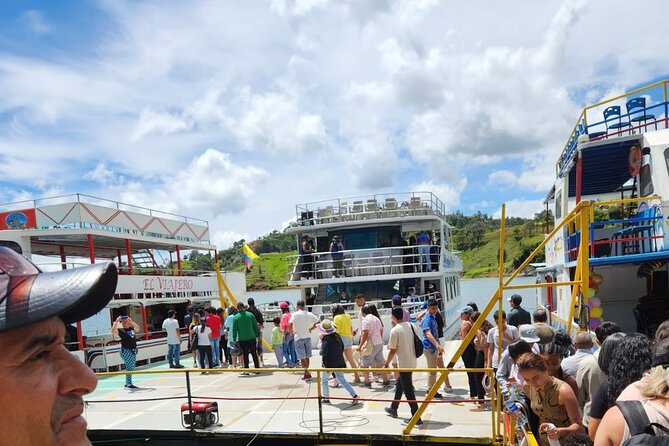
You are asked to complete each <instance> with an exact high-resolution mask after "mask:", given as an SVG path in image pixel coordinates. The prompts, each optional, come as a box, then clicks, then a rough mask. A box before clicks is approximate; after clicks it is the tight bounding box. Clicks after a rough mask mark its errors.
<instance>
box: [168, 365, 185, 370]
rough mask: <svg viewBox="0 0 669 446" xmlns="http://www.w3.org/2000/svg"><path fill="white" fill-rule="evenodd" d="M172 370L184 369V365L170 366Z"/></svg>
mask: <svg viewBox="0 0 669 446" xmlns="http://www.w3.org/2000/svg"><path fill="white" fill-rule="evenodd" d="M170 368H171V369H183V368H184V366H183V365H182V364H174V365H171V366H170Z"/></svg>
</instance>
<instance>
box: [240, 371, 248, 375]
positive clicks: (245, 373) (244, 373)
mask: <svg viewBox="0 0 669 446" xmlns="http://www.w3.org/2000/svg"><path fill="white" fill-rule="evenodd" d="M239 375H240V376H249V372H242V373H240V374H239Z"/></svg>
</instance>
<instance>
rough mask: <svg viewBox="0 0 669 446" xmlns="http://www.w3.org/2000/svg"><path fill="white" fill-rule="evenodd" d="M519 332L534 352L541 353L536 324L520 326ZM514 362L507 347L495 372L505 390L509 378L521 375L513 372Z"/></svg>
mask: <svg viewBox="0 0 669 446" xmlns="http://www.w3.org/2000/svg"><path fill="white" fill-rule="evenodd" d="M518 332H519V334H520V340H521V341H525V342H527V343H528V344H529V346H530V348H531V349H532V351H533V352H534V353H537V354H539V353H540V350H539V345H538V344H537V343H538V342H539V336H537V329H536V328H535V327H534V325H530V324H525V325H521V326H520V327H518ZM513 366H514V362H513V359H512V358H511V355H510V353H509V348H508V347H507V348H505V349H504V351H503V352H502V357H501V358H500V360H499V367H497V372H496V373H495V378H496V379H497V381H498V382H499V387H500V388H501V389H502V391H505V390H506V388H507V387H508V382H509V379H510V378H512V377H514V375H516V376H520V375H518V374H517V373H516V374H514V373H513Z"/></svg>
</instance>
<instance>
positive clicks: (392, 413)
mask: <svg viewBox="0 0 669 446" xmlns="http://www.w3.org/2000/svg"><path fill="white" fill-rule="evenodd" d="M383 410H384V411H385V412H386V413H387V414H388V415H390V416H391V417H393V418H397V409H393V408H392V407H386V408H384V409H383Z"/></svg>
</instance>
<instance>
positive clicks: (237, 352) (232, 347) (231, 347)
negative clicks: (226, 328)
mask: <svg viewBox="0 0 669 446" xmlns="http://www.w3.org/2000/svg"><path fill="white" fill-rule="evenodd" d="M228 351H229V352H230V354H231V355H232V356H241V355H242V349H241V347H240V346H239V342H237V341H232V342H228Z"/></svg>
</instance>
